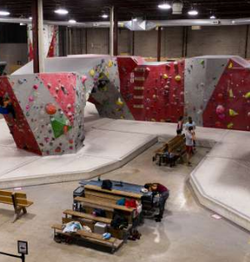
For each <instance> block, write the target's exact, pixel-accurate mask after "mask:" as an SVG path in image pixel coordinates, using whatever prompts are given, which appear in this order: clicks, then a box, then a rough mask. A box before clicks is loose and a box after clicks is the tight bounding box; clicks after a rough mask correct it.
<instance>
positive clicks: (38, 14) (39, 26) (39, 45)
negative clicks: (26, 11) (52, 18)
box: [32, 0, 44, 73]
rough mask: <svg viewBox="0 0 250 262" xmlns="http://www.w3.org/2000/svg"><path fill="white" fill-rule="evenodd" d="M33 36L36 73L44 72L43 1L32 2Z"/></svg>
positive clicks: (35, 0) (34, 0)
mask: <svg viewBox="0 0 250 262" xmlns="http://www.w3.org/2000/svg"><path fill="white" fill-rule="evenodd" d="M32 35H33V52H34V55H33V56H34V66H33V69H34V73H40V72H44V57H43V56H44V53H43V52H44V44H43V1H42V0H33V2H32Z"/></svg>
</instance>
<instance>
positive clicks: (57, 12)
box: [55, 8, 69, 15]
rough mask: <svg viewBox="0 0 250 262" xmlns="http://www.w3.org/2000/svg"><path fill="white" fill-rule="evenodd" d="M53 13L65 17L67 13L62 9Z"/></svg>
mask: <svg viewBox="0 0 250 262" xmlns="http://www.w3.org/2000/svg"><path fill="white" fill-rule="evenodd" d="M55 13H56V14H58V15H67V14H68V13H69V11H68V10H66V9H64V8H59V9H56V10H55Z"/></svg>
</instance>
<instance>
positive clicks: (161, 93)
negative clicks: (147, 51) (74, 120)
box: [15, 55, 250, 130]
mask: <svg viewBox="0 0 250 262" xmlns="http://www.w3.org/2000/svg"><path fill="white" fill-rule="evenodd" d="M249 68H250V64H249V62H248V61H246V60H244V59H242V58H240V57H238V56H204V57H195V58H190V59H186V60H184V61H176V62H170V63H169V62H161V63H157V62H155V63H147V62H145V60H144V59H143V58H141V57H117V58H116V57H110V56H108V55H79V56H69V57H59V58H51V59H46V60H45V69H46V72H72V71H74V72H77V73H78V74H80V75H86V76H87V80H86V82H85V86H86V89H85V90H86V92H85V93H86V99H88V100H89V101H91V102H93V103H94V104H95V105H96V107H97V110H98V112H99V114H100V115H101V116H102V117H109V118H115V119H134V120H140V121H157V122H177V120H178V118H179V116H181V115H183V116H186V117H187V116H192V118H193V119H194V121H195V122H196V124H197V125H198V126H205V127H217V128H226V129H235V130H249V126H250V124H249V119H250V109H249V103H250V98H249V97H250V93H249V92H250V85H249V81H250V80H249V73H250V71H249ZM27 73H32V63H29V64H28V65H26V66H25V67H23V68H21V69H20V70H18V71H17V72H15V74H16V75H20V74H21V75H22V74H27Z"/></svg>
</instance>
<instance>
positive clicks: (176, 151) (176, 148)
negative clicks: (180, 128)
mask: <svg viewBox="0 0 250 262" xmlns="http://www.w3.org/2000/svg"><path fill="white" fill-rule="evenodd" d="M166 152H167V153H168V154H172V157H171V158H169V157H168V156H167V155H166ZM185 154H186V143H185V135H184V134H183V135H181V136H175V137H174V138H172V139H171V140H169V141H168V142H167V143H165V144H164V145H163V146H162V147H161V148H159V149H158V150H156V151H155V155H154V157H153V162H155V161H157V160H158V165H159V166H161V164H162V162H164V160H165V162H168V163H169V164H170V167H172V166H173V165H175V162H176V161H177V160H178V159H179V158H182V157H183V156H184V155H185Z"/></svg>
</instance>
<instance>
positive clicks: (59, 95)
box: [39, 73, 76, 124]
mask: <svg viewBox="0 0 250 262" xmlns="http://www.w3.org/2000/svg"><path fill="white" fill-rule="evenodd" d="M39 78H40V79H41V80H42V81H43V83H44V85H45V86H46V87H47V88H48V90H49V91H50V93H51V95H52V96H53V97H54V99H55V100H56V102H57V103H58V105H59V106H60V107H61V109H62V110H63V112H64V114H65V116H67V117H68V119H69V120H70V122H71V124H73V122H74V114H75V97H76V96H75V92H76V91H75V86H76V77H75V76H74V75H72V74H65V73H62V74H61V75H57V77H55V76H54V75H53V74H40V75H39Z"/></svg>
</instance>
